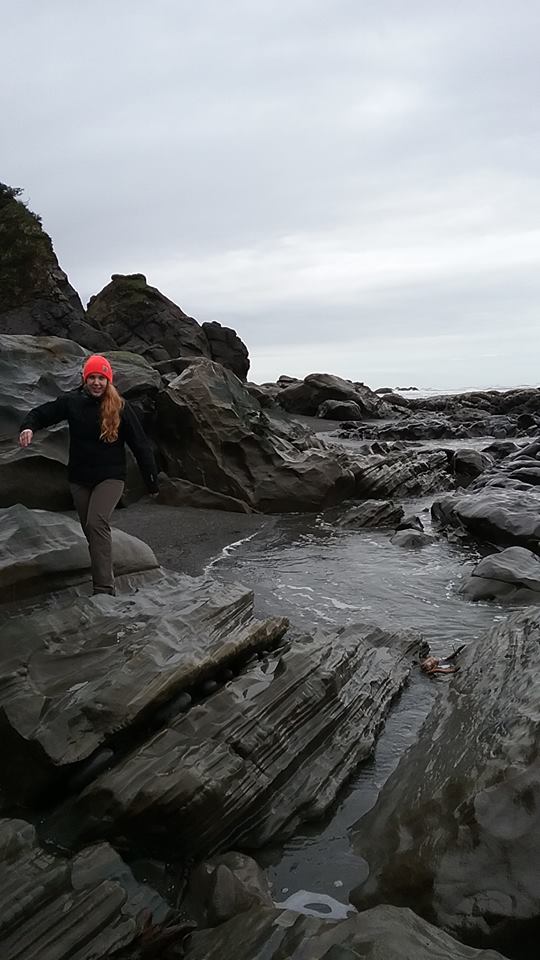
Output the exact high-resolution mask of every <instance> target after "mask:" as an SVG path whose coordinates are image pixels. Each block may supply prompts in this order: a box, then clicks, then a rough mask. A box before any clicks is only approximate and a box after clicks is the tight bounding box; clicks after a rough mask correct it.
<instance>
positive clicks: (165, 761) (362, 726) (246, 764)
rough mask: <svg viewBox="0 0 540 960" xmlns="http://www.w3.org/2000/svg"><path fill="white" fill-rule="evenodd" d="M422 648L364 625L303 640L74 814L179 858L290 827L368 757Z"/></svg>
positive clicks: (93, 830) (201, 710)
mask: <svg viewBox="0 0 540 960" xmlns="http://www.w3.org/2000/svg"><path fill="white" fill-rule="evenodd" d="M229 589H230V588H229ZM214 593H215V590H214ZM420 647H421V641H420V638H419V637H418V636H416V635H413V634H407V633H403V634H400V633H396V634H392V633H388V632H385V631H383V630H379V629H378V628H376V627H371V626H368V625H365V624H353V625H351V626H349V627H347V628H346V629H341V630H337V631H331V632H330V631H323V630H319V631H317V632H316V633H315V634H314V635H313V636H302V637H297V638H295V639H294V643H293V644H292V645H291V646H290V647H289V649H287V648H285V649H283V650H277V651H276V652H275V653H274V654H270V655H269V656H268V657H267V658H266V659H265V660H264V661H263V662H262V663H261V662H256V663H255V664H254V665H253V666H252V667H251V668H250V669H248V670H246V672H244V673H243V674H240V675H239V676H238V677H237V678H236V679H232V680H231V681H230V682H228V683H227V684H226V686H224V687H223V688H222V689H220V690H219V691H217V692H216V693H215V694H213V695H212V696H210V697H208V698H207V699H206V700H205V701H204V703H202V704H201V705H200V706H195V707H192V709H191V710H190V711H189V712H188V713H186V714H182V715H179V716H178V717H176V718H174V719H173V720H172V721H171V722H170V724H169V725H168V726H167V727H166V728H165V729H163V730H161V731H160V732H158V733H157V734H156V735H155V736H154V737H152V738H151V739H149V740H147V741H146V742H145V743H144V744H143V746H142V747H141V748H140V749H138V750H136V751H134V752H132V753H131V754H130V755H129V756H127V757H126V758H125V759H124V760H121V761H120V762H119V763H118V764H117V765H116V766H115V767H114V768H113V769H111V770H110V771H109V772H107V773H104V774H102V775H101V776H100V777H98V778H97V779H96V780H95V781H94V782H93V783H92V784H90V785H89V786H88V787H87V788H86V789H85V790H84V791H83V793H82V794H80V796H79V797H78V798H77V799H75V800H74V801H73V805H72V806H70V809H69V812H68V813H67V816H68V820H69V821H70V822H71V823H75V824H77V825H78V827H79V830H80V834H81V836H80V839H82V838H85V839H89V838H90V837H92V838H101V837H103V836H105V837H106V838H107V839H112V838H113V837H117V838H118V837H120V836H123V837H128V838H129V837H131V838H137V842H138V843H141V841H142V840H143V838H144V843H145V844H146V846H147V847H148V849H149V852H150V853H152V854H156V855H159V854H160V853H161V855H163V853H164V852H165V853H166V855H167V856H174V855H177V856H182V857H185V856H194V857H200V856H205V855H206V856H207V855H208V853H209V852H211V851H216V850H227V849H230V848H231V847H234V848H238V847H241V848H248V849H249V848H255V847H260V846H262V845H264V844H265V843H267V842H268V841H269V840H270V839H271V838H272V837H275V836H276V835H286V834H290V833H292V832H293V831H294V830H295V829H296V827H297V826H298V824H299V823H301V822H302V821H306V820H312V819H317V818H318V817H320V816H321V815H322V813H323V812H324V811H325V810H326V809H327V807H328V806H329V805H330V804H331V803H332V801H333V800H334V799H335V796H336V794H337V792H338V790H339V788H340V786H342V785H343V784H344V783H345V782H346V780H347V779H348V777H349V776H350V775H351V773H352V772H353V770H354V769H355V767H356V766H357V764H358V763H360V762H361V761H362V760H365V759H366V758H367V757H368V756H369V755H370V754H371V751H372V749H373V746H374V743H375V740H376V737H377V735H378V733H379V731H380V727H381V724H382V722H383V720H384V718H385V716H386V714H387V712H388V709H389V707H390V703H391V701H392V699H393V698H394V697H395V696H396V694H397V693H398V692H399V690H400V689H401V687H402V686H403V684H404V683H405V682H406V680H407V677H408V674H409V671H410V668H411V666H412V660H413V656H414V655H416V654H417V653H418V651H419V649H420ZM284 745H286V747H285V746H284ZM218 812H219V813H218ZM64 815H65V814H62V816H64Z"/></svg>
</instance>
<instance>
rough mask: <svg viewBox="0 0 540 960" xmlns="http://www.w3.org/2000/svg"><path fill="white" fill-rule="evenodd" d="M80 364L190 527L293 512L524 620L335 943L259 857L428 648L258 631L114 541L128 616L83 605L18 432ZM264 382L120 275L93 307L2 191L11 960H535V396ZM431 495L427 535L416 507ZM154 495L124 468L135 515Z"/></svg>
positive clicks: (4, 797) (392, 804)
mask: <svg viewBox="0 0 540 960" xmlns="http://www.w3.org/2000/svg"><path fill="white" fill-rule="evenodd" d="M94 351H99V352H104V353H106V355H107V356H108V357H110V360H111V363H112V365H113V368H114V370H115V373H116V381H117V383H118V386H119V389H120V391H121V392H122V393H123V394H124V395H125V396H126V397H127V398H129V400H130V401H131V402H132V403H133V405H134V407H135V408H136V409H137V412H138V414H139V416H140V419H141V421H142V423H143V425H144V427H145V430H146V432H147V435H148V436H149V438H150V439H151V442H152V444H153V447H154V451H155V455H156V459H157V462H158V465H159V470H160V481H161V484H160V494H159V501H160V503H161V504H164V505H167V506H168V507H175V508H178V510H179V517H181V513H180V511H181V509H185V508H194V509H199V508H205V509H206V510H208V509H211V510H214V511H216V513H215V516H216V521H215V522H216V524H218V523H219V520H218V519H217V518H219V515H220V513H219V512H221V513H223V512H231V513H233V512H234V513H236V514H254V515H256V514H275V515H280V514H293V513H300V512H306V513H312V514H313V513H317V514H318V515H321V516H322V517H323V518H324V520H325V522H326V523H328V524H330V525H334V526H335V528H342V527H349V528H351V529H357V530H359V531H363V530H370V529H373V528H374V527H377V528H379V529H382V530H384V531H386V533H387V535H388V538H389V539H390V542H391V544H392V545H393V546H392V548H391V549H392V550H393V549H394V546H395V550H396V551H400V550H401V551H407V550H419V549H420V550H421V549H423V548H424V547H425V546H426V545H429V544H432V543H433V541H434V540H435V539H436V538H440V539H444V540H445V541H448V540H449V541H451V542H453V543H456V544H460V543H463V542H474V543H475V544H477V545H478V548H479V550H480V552H481V553H482V559H481V560H480V562H479V563H478V564H477V565H476V566H475V568H474V569H473V570H471V571H470V572H469V573H468V574H467V576H466V577H464V578H463V582H462V584H461V587H460V589H461V590H462V595H463V602H464V603H473V602H476V601H478V600H480V601H482V602H483V603H490V602H492V601H493V600H496V601H497V603H511V604H513V605H516V604H517V605H521V606H523V607H524V609H521V607H520V609H517V610H516V609H515V606H513V607H512V613H511V616H509V617H508V619H505V620H502V621H500V622H499V621H497V623H495V624H494V626H493V628H492V629H490V630H489V631H487V633H486V634H485V635H484V636H483V637H482V638H481V639H480V640H479V641H478V643H476V644H471V645H469V647H468V648H467V650H466V651H465V652H464V653H463V656H462V658H461V661H460V669H459V672H458V673H457V674H456V677H455V678H452V679H451V680H450V681H447V682H445V684H444V686H443V687H442V688H441V693H440V696H439V698H438V700H437V701H436V703H435V706H434V708H433V711H432V712H431V713H430V715H429V716H428V717H427V719H426V721H425V724H424V727H423V728H422V731H421V734H420V737H419V739H418V742H417V743H416V744H414V745H413V747H412V748H411V750H410V751H409V752H408V753H406V754H405V756H404V757H403V758H402V760H401V762H400V763H399V765H398V767H397V770H396V771H395V773H394V774H393V775H392V776H391V778H390V780H389V781H388V782H387V784H386V785H385V786H384V787H383V789H382V791H381V794H380V797H379V800H378V801H377V803H376V805H375V807H374V809H373V810H372V811H371V812H370V813H369V814H368V815H367V817H365V818H364V820H363V821H362V822H361V832H362V834H363V838H364V839H363V850H364V855H365V857H366V859H367V861H368V863H369V877H368V879H367V880H366V881H365V883H361V882H360V880H359V881H358V886H356V887H355V888H354V889H353V890H352V891H350V899H351V902H352V904H354V906H355V907H356V908H357V910H358V912H354V913H351V915H350V916H349V918H348V919H346V920H332V921H328V920H324V919H320V918H314V917H308V916H303V915H302V914H300V913H295V912H294V911H292V910H284V909H282V908H279V907H278V906H276V904H275V903H274V899H275V898H273V897H272V892H271V890H270V888H269V886H268V883H267V880H266V877H265V875H264V872H263V871H262V870H261V869H260V868H259V867H258V865H257V863H256V862H255V860H254V859H252V858H251V856H250V854H253V853H254V852H255V851H257V850H260V849H261V848H264V847H265V846H267V845H268V844H270V843H274V842H276V841H277V840H278V839H279V838H282V837H284V836H290V835H292V834H294V831H295V830H297V828H298V826H299V824H301V823H303V822H306V821H310V822H316V821H317V819H318V818H320V817H321V816H322V815H323V814H324V813H325V812H326V811H327V810H328V809H329V808H331V806H332V804H333V803H334V801H335V799H336V797H337V796H338V795H339V792H340V790H341V788H342V787H343V785H344V784H345V783H346V782H347V780H348V779H349V778H350V777H351V775H352V774H353V773H354V771H355V770H356V769H357V768H358V766H359V764H362V763H363V762H364V761H366V760H367V759H368V758H369V757H370V756H372V753H373V749H374V746H375V744H376V743H377V740H378V738H379V736H380V733H381V730H382V729H383V727H384V723H385V719H386V717H387V716H388V714H389V711H390V710H391V708H392V704H393V702H394V701H395V699H396V698H397V696H398V694H399V693H400V691H401V690H403V688H404V687H405V686H406V684H407V683H408V681H409V678H410V677H411V674H412V672H413V671H416V670H417V669H418V664H419V660H420V659H421V658H422V657H425V655H426V653H427V650H426V644H425V642H424V640H423V638H422V636H421V635H420V634H419V633H418V632H417V631H414V630H401V629H395V630H390V629H383V628H382V627H381V626H380V625H378V624H376V623H374V624H373V623H351V624H349V625H348V626H347V627H345V628H338V629H333V628H331V627H329V626H328V625H323V624H321V625H320V627H319V628H317V629H314V630H309V631H305V630H300V629H299V628H298V627H297V626H296V625H295V624H294V623H289V622H288V620H287V619H286V618H285V617H284V616H282V614H281V612H280V611H279V610H275V612H274V614H273V615H272V616H267V617H261V616H257V614H256V610H255V598H254V596H253V593H252V591H251V590H249V589H247V588H246V587H244V586H242V585H241V584H238V583H223V582H221V581H219V580H217V579H213V578H212V577H211V576H210V575H204V576H200V577H189V576H187V575H186V574H184V573H181V572H178V570H177V571H173V570H170V569H164V568H163V567H161V566H160V564H159V562H158V559H157V558H156V555H155V553H154V551H153V550H152V549H151V548H150V546H149V545H148V544H147V543H144V542H143V541H142V540H141V539H138V538H137V537H135V536H131V535H129V534H127V533H123V532H121V531H120V530H115V531H114V556H115V570H116V574H117V581H118V595H117V596H116V597H106V596H100V597H99V596H98V597H92V596H89V581H90V570H89V560H88V552H87V549H86V542H85V540H84V538H83V535H82V532H81V530H80V527H79V525H78V524H77V523H76V522H75V521H74V520H73V519H72V517H71V516H70V515H69V513H68V511H70V510H71V506H72V505H71V498H70V494H69V488H68V484H67V474H66V464H67V457H68V436H67V428H66V427H65V426H64V425H58V426H57V427H55V428H53V429H51V430H49V431H44V432H43V433H39V434H37V435H36V437H35V442H34V443H33V445H32V447H31V448H29V449H28V450H21V449H19V447H18V445H17V435H18V427H19V424H20V422H21V420H22V417H23V415H24V414H25V413H26V412H27V411H28V409H30V408H31V407H33V406H35V405H37V404H39V403H42V402H44V401H46V400H50V399H53V398H55V397H56V396H58V395H59V394H60V393H61V392H62V391H66V390H70V389H73V388H74V387H76V386H77V385H78V384H79V383H80V378H81V368H82V365H83V361H84V358H85V357H86V356H87V355H88V353H89V352H94ZM249 366H250V365H249V352H248V348H247V346H246V345H245V344H244V343H243V342H242V340H241V339H240V337H239V336H238V334H237V333H236V332H235V330H233V329H230V328H228V327H223V326H221V325H220V324H219V323H217V322H215V321H213V320H210V321H205V322H203V323H199V322H198V321H197V320H195V319H194V318H192V317H188V316H187V315H186V314H185V313H184V312H183V311H182V310H181V308H180V307H178V306H177V305H176V304H174V303H173V302H172V301H170V300H169V299H167V298H166V297H165V296H164V295H163V294H162V293H161V292H160V291H159V290H157V289H156V288H155V287H152V286H149V285H148V283H147V281H146V279H145V277H144V275H143V274H140V273H135V274H131V275H127V276H124V275H119V274H112V277H111V281H110V283H109V284H107V286H105V287H104V289H103V290H101V291H100V292H98V293H96V295H95V296H93V297H91V299H90V301H89V303H88V305H87V307H86V308H85V307H84V306H83V304H82V303H81V300H80V298H79V296H78V294H77V293H76V291H75V290H74V289H73V287H72V286H71V285H70V283H69V280H68V278H67V276H66V274H65V273H64V271H63V270H62V269H61V267H60V265H59V264H58V261H57V258H56V255H55V253H54V249H53V245H52V242H51V239H50V238H49V236H48V235H47V233H46V232H45V231H44V229H43V226H42V224H41V221H40V218H39V217H38V216H37V215H36V214H34V213H32V212H31V211H30V210H29V209H28V208H27V207H26V206H25V204H24V203H22V202H21V200H20V194H19V192H18V191H17V190H16V189H14V188H10V187H7V186H6V185H0V388H1V389H0V396H1V400H0V729H1V732H2V737H1V746H0V761H1V762H0V771H1V772H0V804H1V807H2V809H1V815H2V820H0V848H1V851H2V852H1V855H0V905H1V908H2V909H1V910H0V956H1V958H2V960H27V958H28V960H30V958H32V960H38V958H39V960H49V958H51V960H75V958H76V960H105V958H117V960H128V958H131V960H138V958H140V960H142V958H156V960H157V958H163V960H167V958H169V960H172V958H179V957H186V958H188V960H212V958H218V957H219V960H229V958H230V960H233V958H234V960H256V958H263V957H264V958H265V960H286V958H291V960H306V958H309V960H353V958H356V957H363V958H370V957H371V958H373V960H375V958H378V957H382V956H384V957H385V958H389V960H398V958H400V960H402V958H405V960H407V958H408V960H424V958H425V960H431V958H433V957H438V958H441V960H473V958H478V960H480V958H483V960H496V958H501V957H503V958H504V957H505V956H506V957H510V958H515V960H525V958H526V960H532V958H533V956H536V950H537V947H536V942H537V937H536V935H537V933H538V931H539V927H540V880H539V877H540V874H539V872H538V867H537V863H538V853H539V847H540V819H539V815H538V811H539V810H540V761H539V759H538V757H539V750H538V746H539V739H540V738H539V729H540V717H539V712H538V703H539V702H540V671H539V666H540V664H539V663H537V661H538V660H539V657H540V607H539V605H538V602H539V600H540V493H539V491H540V440H539V439H537V438H538V433H539V430H540V391H539V390H538V389H534V388H531V389H527V390H511V391H505V392H499V391H477V392H471V393H468V394H461V395H458V396H447V397H431V398H422V397H419V396H415V395H414V394H415V393H417V392H418V391H415V389H414V388H412V387H410V388H402V389H407V390H408V391H409V392H410V393H411V396H407V397H403V396H401V395H400V394H399V393H396V392H394V391H392V390H391V388H380V389H379V390H378V391H374V390H372V389H371V388H370V387H368V386H367V385H365V384H364V383H363V382H361V381H360V380H358V381H354V382H353V381H348V380H344V379H341V378H339V377H336V376H334V375H332V374H331V373H313V374H311V375H309V376H307V377H305V378H304V379H302V380H299V379H295V378H292V377H289V376H286V375H283V376H281V377H280V378H279V379H278V380H277V381H276V382H275V383H266V384H255V383H252V382H250V381H249V380H248V375H249ZM428 495H429V496H430V498H431V500H432V507H431V513H432V517H433V522H434V528H435V531H436V532H435V534H433V533H428V532H426V531H425V530H424V525H423V523H422V520H421V517H419V516H417V515H414V514H411V512H410V510H409V508H408V501H409V500H410V499H411V498H414V497H424V496H428ZM143 497H144V491H143V489H142V488H141V484H140V479H139V477H138V474H137V470H136V469H135V465H134V463H133V462H130V464H129V470H128V482H127V486H126V495H125V501H126V503H127V504H128V505H129V504H133V503H135V502H136V501H141V502H143ZM151 509H152V508H151V506H149V510H151ZM126 512H128V511H126ZM181 536H182V531H181V522H180V520H179V524H178V537H181ZM261 665H264V670H263V669H262V667H261ZM141 864H142V865H143V866H141Z"/></svg>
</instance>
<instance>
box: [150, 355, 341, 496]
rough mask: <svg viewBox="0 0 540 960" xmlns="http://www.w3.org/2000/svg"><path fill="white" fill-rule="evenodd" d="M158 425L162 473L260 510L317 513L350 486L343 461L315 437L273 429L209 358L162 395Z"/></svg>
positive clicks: (239, 386)
mask: <svg viewBox="0 0 540 960" xmlns="http://www.w3.org/2000/svg"><path fill="white" fill-rule="evenodd" d="M156 428H157V437H158V442H159V446H160V451H161V454H162V457H163V459H164V462H165V464H166V471H167V473H169V474H170V475H172V476H178V477H182V478H184V479H186V480H189V481H190V482H191V483H195V484H198V485H201V486H205V487H208V488H210V489H211V490H215V491H217V492H218V493H221V494H225V495H226V496H228V497H234V498H235V499H237V500H244V501H245V502H247V503H248V504H249V505H250V506H252V507H254V508H255V509H257V510H262V511H266V512H270V513H271V512H291V511H297V510H316V509H318V508H319V507H322V506H325V505H330V504H331V503H335V502H338V501H339V500H342V499H343V498H344V497H346V496H347V495H348V494H351V493H352V491H353V488H354V478H353V475H352V472H351V470H350V468H349V465H348V462H347V461H346V458H341V459H340V457H339V456H338V455H337V454H336V452H334V451H330V450H326V449H324V448H323V447H322V445H321V444H320V443H319V442H317V441H315V438H312V442H310V444H309V445H308V444H307V443H305V442H304V439H305V438H303V437H301V438H299V444H297V443H294V442H293V441H292V440H291V439H288V436H287V430H285V429H283V430H282V431H281V432H280V433H278V432H276V431H277V430H278V429H279V426H278V425H277V424H274V423H273V421H271V420H270V419H269V418H268V417H267V416H266V414H265V413H264V412H263V410H262V408H261V406H260V405H259V403H258V402H257V401H256V400H255V399H254V398H253V397H252V396H251V395H250V394H249V392H248V391H247V390H246V388H245V387H244V385H243V384H242V383H241V381H240V380H239V379H238V377H235V376H234V374H232V373H230V371H228V370H227V369H226V368H225V367H223V366H221V365H220V364H216V363H211V362H210V361H208V360H198V361H196V362H194V363H192V364H191V365H190V366H189V367H188V368H187V369H186V370H184V372H183V373H181V374H180V376H179V377H178V378H177V379H176V380H174V381H173V382H172V383H171V384H169V387H168V389H167V390H165V391H163V392H162V393H161V394H160V396H159V398H158V416H157V420H156ZM289 436H290V434H289ZM299 446H301V447H302V448H301V449H300V448H299Z"/></svg>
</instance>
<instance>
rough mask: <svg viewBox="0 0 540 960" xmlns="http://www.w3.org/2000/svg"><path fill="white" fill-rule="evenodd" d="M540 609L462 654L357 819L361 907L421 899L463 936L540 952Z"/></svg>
mask: <svg viewBox="0 0 540 960" xmlns="http://www.w3.org/2000/svg"><path fill="white" fill-rule="evenodd" d="M539 702H540V612H539V611H538V609H537V608H529V609H527V610H525V611H523V612H521V613H519V614H516V615H514V616H512V617H510V618H509V619H508V620H506V621H504V622H502V623H498V624H496V625H495V626H494V627H493V628H492V629H491V630H489V631H488V632H487V633H486V634H485V635H484V636H483V637H482V638H481V639H480V640H479V641H478V642H476V643H474V644H471V646H470V647H469V648H468V650H467V651H466V652H465V653H464V654H463V655H462V657H461V659H460V670H459V673H457V674H456V676H455V678H453V680H452V682H451V687H450V689H449V691H446V690H445V692H444V693H443V694H442V695H441V696H440V698H439V700H438V702H437V703H436V704H435V705H434V707H433V709H432V712H431V714H430V716H429V717H428V719H427V721H426V722H425V724H424V726H423V728H422V730H421V732H420V735H419V737H418V739H417V742H416V743H415V744H414V745H413V746H412V747H411V749H410V750H409V752H408V753H407V754H406V755H405V757H404V758H403V759H402V760H401V762H400V764H399V766H398V768H397V770H396V771H395V773H394V774H393V775H392V776H391V777H390V779H389V780H388V781H387V783H386V785H385V786H384V787H383V790H382V792H381V794H380V797H379V800H378V802H377V803H376V805H375V807H374V808H373V810H372V811H370V812H369V813H368V814H367V815H366V816H365V817H364V818H363V819H362V820H360V821H359V823H358V824H357V825H356V826H355V836H354V841H355V847H356V850H357V851H358V852H359V853H361V855H362V856H363V857H365V859H366V860H367V861H368V864H369V878H368V879H367V881H366V882H365V883H364V884H363V885H362V886H361V887H359V888H357V889H356V890H355V891H353V893H352V894H351V900H352V902H353V903H354V904H355V906H357V907H358V908H359V909H365V908H367V907H370V906H372V905H374V904H376V903H381V902H383V903H393V904H396V905H399V906H410V907H412V908H414V910H416V912H417V913H419V914H420V915H422V916H424V917H429V919H430V920H431V921H432V922H435V923H436V924H437V925H438V926H440V927H442V928H443V929H444V930H446V931H448V932H449V933H451V934H452V935H453V936H456V937H458V938H459V939H462V940H464V941H465V942H468V943H472V944H474V945H476V946H485V947H487V946H489V947H493V948H495V949H499V950H501V951H502V952H503V953H508V955H509V956H512V957H518V956H519V957H531V958H532V957H533V956H536V953H535V951H536V950H537V943H536V935H535V931H537V929H538V917H539V915H540V874H539V872H538V863H539V862H540V751H539V747H540V714H539V710H538V704H539Z"/></svg>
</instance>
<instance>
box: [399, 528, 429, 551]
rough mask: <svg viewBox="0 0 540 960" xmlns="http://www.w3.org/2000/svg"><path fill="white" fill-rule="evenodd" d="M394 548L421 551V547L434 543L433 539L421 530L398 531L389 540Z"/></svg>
mask: <svg viewBox="0 0 540 960" xmlns="http://www.w3.org/2000/svg"><path fill="white" fill-rule="evenodd" d="M390 543H393V544H394V546H395V547H405V548H406V549H408V550H421V549H422V547H429V546H430V545H431V544H432V543H435V537H432V536H430V534H429V533H423V531H422V530H411V529H407V530H398V531H397V532H396V533H395V534H394V536H393V537H391V539H390Z"/></svg>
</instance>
